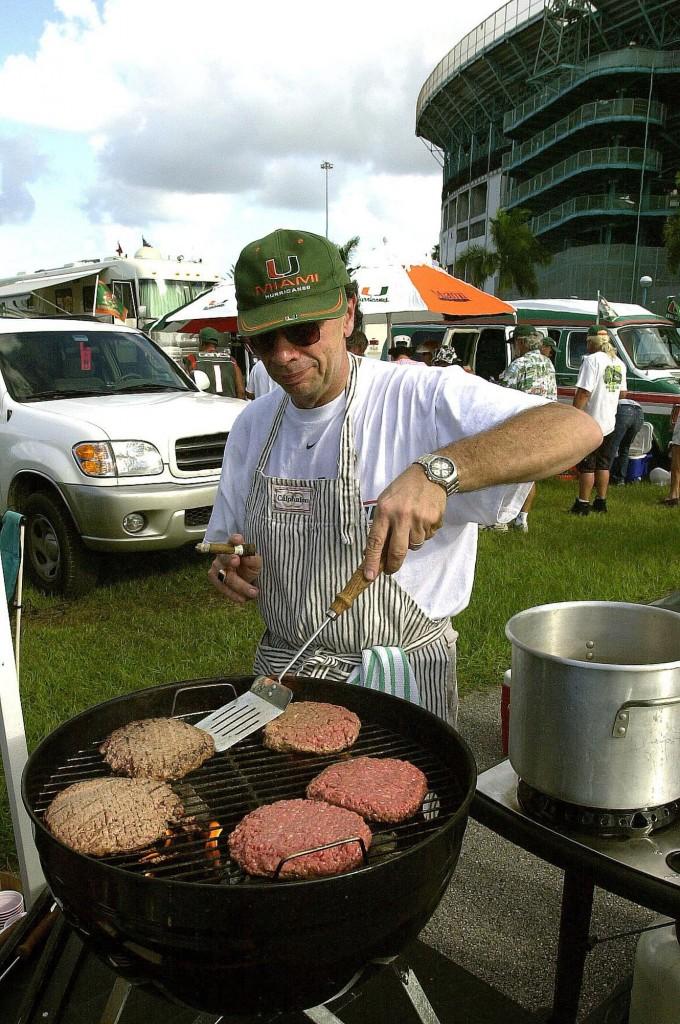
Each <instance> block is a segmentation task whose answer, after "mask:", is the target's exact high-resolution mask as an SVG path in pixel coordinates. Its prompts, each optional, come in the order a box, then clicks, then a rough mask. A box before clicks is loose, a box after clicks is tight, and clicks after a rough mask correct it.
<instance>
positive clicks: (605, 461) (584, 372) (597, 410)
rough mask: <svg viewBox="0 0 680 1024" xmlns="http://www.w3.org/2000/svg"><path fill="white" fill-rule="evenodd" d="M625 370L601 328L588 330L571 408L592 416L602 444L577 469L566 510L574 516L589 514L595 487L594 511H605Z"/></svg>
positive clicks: (625, 383) (624, 384)
mask: <svg viewBox="0 0 680 1024" xmlns="http://www.w3.org/2000/svg"><path fill="white" fill-rule="evenodd" d="M626 385H627V381H626V367H625V366H624V365H623V363H622V362H621V360H620V359H619V357H618V356H617V354H616V349H615V348H614V345H613V344H612V342H611V340H610V338H609V332H608V331H607V330H606V329H605V328H604V327H598V326H597V325H595V326H594V327H590V328H589V329H588V343H587V349H586V355H585V356H584V357H583V361H582V362H581V366H580V369H579V373H578V377H577V379H576V394H575V395H574V406H575V408H576V409H582V410H583V411H584V412H587V413H588V414H589V415H590V416H592V417H593V419H594V420H595V422H596V423H597V424H598V426H599V428H600V430H601V431H602V435H603V436H602V442H601V444H599V445H598V447H597V448H596V449H595V450H594V451H592V452H590V454H589V455H587V456H586V457H585V458H584V459H582V461H581V462H579V464H578V466H577V469H578V497H577V498H576V500H575V501H574V504H573V505H572V507H571V509H570V510H569V511H570V512H571V513H572V514H573V515H576V516H587V515H588V514H589V512H590V509H591V505H590V495H591V493H592V490H593V487H594V488H595V495H596V497H595V500H594V501H593V505H592V509H593V511H594V512H606V511H607V489H608V487H609V467H610V465H611V461H612V447H613V441H614V428H615V426H616V410H617V407H618V404H619V398H623V397H625V391H626Z"/></svg>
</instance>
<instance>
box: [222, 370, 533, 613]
mask: <svg viewBox="0 0 680 1024" xmlns="http://www.w3.org/2000/svg"><path fill="white" fill-rule="evenodd" d="M281 400H282V394H281V392H280V391H279V392H277V393H275V394H269V395H265V396H264V398H262V400H260V401H258V404H257V407H256V408H255V409H253V408H252V403H251V406H248V407H247V408H246V409H244V410H243V412H242V413H241V414H240V416H239V417H238V419H237V420H236V422H235V424H234V426H233V428H232V430H231V433H230V434H229V439H228V441H227V446H226V449H225V453H224V464H223V467H222V477H221V480H220V485H219V489H218V493H217V497H216V500H215V505H214V508H213V512H212V515H211V517H210V522H209V524H208V529H207V531H206V535H205V539H206V540H207V541H220V540H226V539H227V537H229V535H230V534H232V533H242V534H243V533H244V519H245V505H246V500H247V497H248V494H249V492H250V487H251V483H252V479H253V474H254V472H255V469H256V467H257V463H258V461H259V458H260V455H261V452H262V449H263V447H264V444H265V442H266V440H267V438H268V436H269V433H270V430H271V426H272V422H273V420H274V417H275V415H276V412H277V410H278V408H279V405H280V403H281ZM543 404H545V399H543V398H537V397H536V396H534V395H525V394H522V393H521V392H519V391H514V390H512V389H510V388H502V387H499V386H498V385H497V384H491V383H489V382H488V381H485V380H482V379H481V378H480V377H475V376H474V375H473V374H469V373H465V372H464V370H462V369H461V368H460V367H452V368H450V369H447V371H446V373H443V372H441V370H438V369H434V368H430V367H427V366H418V367H412V366H409V365H408V364H394V363H392V364H388V363H383V362H381V361H379V360H375V359H362V360H361V361H360V363H359V368H358V378H357V390H356V397H355V404H354V407H353V427H354V443H355V448H356V451H357V452H358V462H357V470H358V473H359V483H360V487H361V494H362V499H363V502H364V505H365V506H366V507H367V511H368V514H369V515H370V511H371V506H374V505H375V502H376V500H377V498H378V496H379V495H380V494H381V493H382V491H383V490H384V489H385V487H387V485H388V484H389V483H390V482H391V481H392V480H394V479H395V477H397V476H398V475H399V474H400V473H401V472H403V470H405V469H406V468H407V466H409V465H410V464H411V463H412V462H413V461H414V460H415V459H417V458H418V457H419V456H420V455H423V454H424V453H426V452H431V451H436V450H437V449H439V448H442V447H444V445H446V444H450V443H451V442H453V441H458V440H460V439H461V438H463V437H467V436H470V435H473V434H477V433H479V432H481V431H483V430H487V429H489V428H490V427H492V426H494V425H495V424H497V423H500V422H502V421H503V420H505V419H508V418H509V417H511V416H514V415H516V414H517V413H519V412H522V411H524V410H525V409H528V408H531V407H533V406H538V405H543ZM344 411H345V394H344V392H343V394H341V395H340V396H339V397H338V398H336V399H335V400H334V401H333V402H329V403H328V404H327V405H323V406H321V407H320V408H317V409H297V408H296V407H295V406H294V405H293V404H292V402H289V403H288V406H287V409H286V413H285V415H284V418H283V421H282V423H281V425H280V429H279V433H278V436H277V439H276V443H275V445H274V448H273V450H272V453H271V455H270V458H269V462H268V464H267V466H266V467H265V473H266V474H267V476H275V477H286V478H288V479H297V480H302V479H318V478H321V477H326V478H334V477H335V476H336V475H337V463H338V453H339V446H340V431H341V428H342V420H343V415H344ZM530 486H531V485H530V484H516V485H515V484H509V485H500V486H497V487H488V488H484V489H483V490H479V491H474V492H470V493H466V494H456V495H453V496H452V497H451V498H450V499H449V500H448V502H447V505H446V512H445V518H444V526H443V527H442V528H441V529H440V530H438V531H437V533H436V534H435V535H434V537H433V538H432V539H431V540H429V541H427V542H426V544H425V545H424V546H423V547H422V548H421V549H420V550H418V551H409V553H408V554H407V556H406V560H405V562H404V564H403V565H402V567H401V569H400V570H399V572H398V573H396V575H395V579H396V580H397V582H398V583H399V584H400V586H401V587H402V588H403V589H404V590H406V591H407V593H409V594H410V595H411V597H413V599H414V600H415V601H416V603H417V604H418V605H419V607H420V608H421V609H422V610H423V611H424V612H425V614H426V615H428V616H430V618H444V617H445V616H447V615H455V614H457V613H458V612H460V611H462V610H463V608H465V607H466V605H467V604H468V601H469V599H470V593H471V590H472V583H473V579H474V567H475V556H476V551H477V533H478V530H477V524H478V523H483V524H492V523H496V522H509V521H510V520H511V519H514V517H515V516H516V515H517V513H518V512H519V511H520V509H521V507H522V504H523V503H524V499H525V498H526V496H527V494H528V492H529V488H530ZM247 539H248V538H247V537H246V540H247Z"/></svg>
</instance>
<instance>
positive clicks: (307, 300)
mask: <svg viewBox="0 0 680 1024" xmlns="http://www.w3.org/2000/svg"><path fill="white" fill-rule="evenodd" d="M347 284H349V274H348V273H347V268H346V267H345V264H344V263H343V260H342V257H341V256H340V253H339V251H338V249H337V246H335V245H333V243H332V242H329V241H328V239H327V238H324V237H323V236H322V235H314V234H312V233H311V232H309V231H291V230H287V229H283V228H279V229H278V230H276V231H273V232H272V233H271V234H270V235H267V236H266V237H265V238H259V239H257V240H256V241H254V242H251V243H250V245H247V246H246V247H245V248H244V249H243V251H242V252H241V255H240V256H239V258H238V261H237V263H236V267H235V270H234V285H235V288H236V304H237V306H238V329H239V332H240V333H241V334H244V335H246V337H247V336H249V335H254V334H262V333H263V332H264V331H272V330H276V328H278V327H285V326H287V325H289V324H295V323H301V322H304V321H307V320H332V319H335V318H336V317H341V316H344V314H345V312H346V311H347V296H346V294H345V286H346V285H347Z"/></svg>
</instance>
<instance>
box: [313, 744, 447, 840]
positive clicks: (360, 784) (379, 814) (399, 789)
mask: <svg viewBox="0 0 680 1024" xmlns="http://www.w3.org/2000/svg"><path fill="white" fill-rule="evenodd" d="M427 788H428V786H427V778H426V777H425V775H423V773H422V772H421V770H420V768H416V766H415V765H413V764H411V762H410V761H400V760H398V759H397V758H395V757H353V758H351V760H348V761H340V762H339V763H338V764H331V765H329V766H328V768H324V770H323V771H322V772H321V773H320V774H319V775H317V776H316V778H314V779H312V781H311V782H310V783H309V785H308V786H307V796H308V797H309V799H310V800H325V801H326V802H327V803H329V804H336V805H337V806H338V807H347V808H348V809H349V810H350V811H356V812H357V814H361V815H363V817H364V818H368V819H369V821H384V822H388V823H390V824H396V823H397V822H399V821H406V819H407V818H411V817H413V815H414V814H415V813H416V811H418V810H419V809H420V807H421V805H422V803H423V800H424V799H425V794H426V793H427Z"/></svg>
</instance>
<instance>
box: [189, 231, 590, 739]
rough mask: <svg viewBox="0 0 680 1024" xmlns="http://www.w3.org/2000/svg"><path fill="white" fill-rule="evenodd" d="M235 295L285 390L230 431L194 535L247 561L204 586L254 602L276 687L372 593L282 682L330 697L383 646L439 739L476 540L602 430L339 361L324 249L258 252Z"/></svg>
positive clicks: (460, 376) (350, 315) (299, 244)
mask: <svg viewBox="0 0 680 1024" xmlns="http://www.w3.org/2000/svg"><path fill="white" fill-rule="evenodd" d="M234 280H235V285H236V299H237V304H238V323H239V333H240V334H241V335H242V336H245V337H247V338H248V343H249V345H250V346H251V348H252V350H253V351H254V352H255V354H256V355H257V356H259V358H260V359H261V360H262V362H263V363H264V364H265V366H266V369H267V371H268V373H269V374H270V376H271V377H272V379H273V380H275V381H276V382H277V383H278V384H279V385H280V386H281V388H282V389H283V393H282V392H281V391H278V392H277V393H273V392H272V393H270V394H268V395H265V396H264V397H262V398H261V399H258V401H257V403H251V404H250V405H249V406H248V407H247V408H246V409H244V411H243V412H242V413H241V415H240V416H239V417H238V419H237V420H236V422H235V424H234V427H233V428H232V430H231V432H230V434H229V439H228V441H227V445H226V449H225V453H224V464H223V469H222V477H221V481H220V485H219V489H218V494H217V497H216V501H215V505H214V508H213V512H212V515H211V518H210V522H209V524H208V529H207V531H206V535H205V539H206V541H207V542H218V541H227V542H228V543H234V544H238V543H242V542H243V540H244V538H245V539H247V541H248V542H251V543H254V544H255V546H256V549H257V551H258V554H257V555H251V556H238V555H232V556H230V555H218V556H217V558H216V559H215V560H214V562H213V563H212V565H211V567H210V571H209V574H208V575H209V578H210V580H211V582H212V583H213V585H214V586H215V587H216V588H217V590H218V591H219V592H220V593H222V594H223V595H224V596H225V597H226V598H228V599H230V600H231V601H234V602H235V603H237V604H243V603H245V602H246V601H250V600H256V601H257V602H258V606H259V610H260V613H261V615H262V618H263V620H264V623H265V633H264V635H263V637H262V639H261V641H260V644H259V647H258V650H257V653H256V657H255V665H254V670H255V672H258V673H261V672H263V673H266V674H269V675H271V674H277V673H279V672H281V671H282V670H283V669H284V668H285V667H286V665H287V664H288V662H289V661H290V659H291V658H292V657H293V655H294V654H295V653H296V652H297V651H298V650H299V649H300V647H302V645H303V644H304V643H305V642H306V641H307V640H308V638H309V637H310V636H311V635H312V633H313V632H314V631H315V630H316V628H317V626H318V625H319V624H320V622H321V621H322V619H323V617H324V615H325V613H326V610H327V609H328V607H329V606H330V604H331V602H332V601H333V599H334V597H335V595H336V594H337V593H338V592H339V591H340V590H341V589H342V588H343V587H344V586H345V584H346V583H347V582H348V580H349V579H350V577H351V576H352V574H353V573H354V571H355V570H356V569H357V568H359V567H362V569H363V575H364V579H365V580H367V581H371V582H372V585H371V586H369V587H368V588H367V589H366V590H364V592H363V593H362V594H361V596H360V597H359V598H358V600H357V601H355V603H354V604H353V605H352V606H351V608H350V609H349V610H348V611H346V612H345V613H344V614H343V615H341V616H339V617H338V618H337V619H336V620H335V621H334V622H332V623H329V624H328V625H327V626H326V628H325V630H324V632H323V633H322V634H321V635H320V637H319V639H318V641H317V642H316V646H312V647H310V648H309V649H308V650H307V651H306V653H305V656H304V658H303V660H302V661H301V662H299V663H298V664H296V666H295V671H296V672H298V673H299V674H300V675H307V676H314V677H324V678H328V679H331V680H336V681H343V680H345V679H346V678H347V677H348V675H349V674H350V672H351V671H352V670H353V668H355V667H356V666H357V665H359V664H361V658H362V655H361V652H362V650H366V649H368V648H370V647H372V646H378V645H382V646H398V647H401V648H402V649H403V650H404V651H405V652H406V654H407V656H408V659H409V663H410V665H411V668H412V670H413V673H414V675H415V677H416V679H417V681H418V688H419V691H420V701H421V703H422V704H423V705H424V706H425V707H426V708H427V709H428V710H429V711H431V712H433V713H435V714H437V715H439V716H440V717H442V718H444V719H447V720H448V721H450V722H452V723H454V722H455V719H456V709H457V693H456V682H455V641H456V635H457V634H456V633H455V631H454V630H453V628H452V625H451V616H452V615H455V614H457V613H458V612H460V611H462V609H463V608H465V607H466V605H467V603H468V601H469V598H470V592H471V589H472V583H473V577H474V564H475V555H476V545H477V524H478V523H480V522H487V523H492V522H495V521H498V520H499V519H504V520H510V519H512V518H514V517H515V515H516V514H517V512H518V511H519V509H520V508H521V506H522V502H523V501H524V498H525V497H526V494H527V491H528V490H529V487H530V481H532V480H534V479H535V478H537V477H545V476H552V475H554V474H555V473H558V472H560V471H561V470H562V469H564V468H565V467H567V466H570V465H573V464H574V462H575V461H576V460H577V459H579V458H581V456H582V455H583V454H584V453H585V452H587V451H590V450H592V448H593V447H595V446H596V445H597V444H598V443H599V440H600V431H599V429H598V427H597V425H596V424H595V423H594V421H593V420H592V419H591V418H590V417H589V416H585V415H584V414H583V413H580V412H578V411H577V410H574V409H572V408H570V407H568V406H558V405H557V403H554V402H553V403H546V402H545V401H544V400H543V399H541V398H537V397H534V396H527V395H522V394H520V393H519V392H516V391H510V390H509V389H501V388H498V387H497V386H496V385H494V384H490V383H488V382H486V381H483V380H481V379H480V378H477V377H474V376H472V375H470V374H466V373H465V372H464V371H463V370H461V369H458V368H455V367H454V368H451V369H450V370H447V371H446V372H442V371H441V370H437V369H431V368H429V367H425V366H412V365H410V364H406V365H395V364H389V363H385V362H382V361H380V360H376V359H360V358H357V357H356V356H354V355H353V354H351V353H348V352H347V349H346V343H345V342H346V338H348V337H349V336H350V335H351V333H352V329H353V321H354V306H355V301H356V300H355V297H354V295H352V294H351V288H350V289H349V291H350V294H349V297H348V295H347V289H348V285H349V277H348V274H347V271H346V269H345V265H344V263H343V261H342V259H341V256H340V253H339V252H338V250H337V248H336V247H335V246H334V245H332V244H331V243H330V242H329V241H328V240H327V239H326V238H324V237H322V236H321V235H313V234H311V233H309V232H305V231H284V230H279V231H275V232H273V233H272V234H270V235H268V236H267V237H265V238H262V239H258V240H256V241H255V242H253V243H251V244H250V245H248V246H246V248H245V249H244V250H243V252H242V253H241V255H240V257H239V260H238V262H237V264H236V268H235V277H234ZM518 481H519V483H518ZM523 481H527V482H523ZM383 568H384V571H381V569H383Z"/></svg>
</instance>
